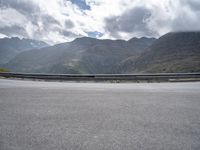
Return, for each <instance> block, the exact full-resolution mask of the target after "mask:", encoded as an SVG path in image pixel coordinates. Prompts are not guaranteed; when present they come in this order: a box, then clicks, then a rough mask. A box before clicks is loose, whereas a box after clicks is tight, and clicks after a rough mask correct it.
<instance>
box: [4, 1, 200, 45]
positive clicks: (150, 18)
mask: <svg viewBox="0 0 200 150" xmlns="http://www.w3.org/2000/svg"><path fill="white" fill-rule="evenodd" d="M82 1H83V0H82ZM85 2H86V5H88V6H89V8H90V9H82V8H81V7H79V5H76V4H75V3H72V2H71V1H70V0H48V1H46V0H1V1H0V33H1V34H4V35H6V36H19V37H25V38H33V39H39V40H44V41H46V42H48V43H60V42H64V41H71V40H73V39H74V38H76V37H80V36H88V33H92V32H96V33H103V36H100V37H99V38H112V39H113V38H122V39H129V38H132V37H133V36H138V37H140V36H160V35H163V34H165V33H167V32H169V31H178V30H200V26H199V23H200V11H199V10H200V9H199V8H200V2H199V0H176V1H174V0H85ZM97 37H98V36H97Z"/></svg>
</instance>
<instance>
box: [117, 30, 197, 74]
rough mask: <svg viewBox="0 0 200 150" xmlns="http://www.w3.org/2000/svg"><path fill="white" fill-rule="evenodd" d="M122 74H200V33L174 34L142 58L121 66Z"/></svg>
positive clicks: (154, 44)
mask: <svg viewBox="0 0 200 150" xmlns="http://www.w3.org/2000/svg"><path fill="white" fill-rule="evenodd" d="M119 70H121V71H122V73H136V72H137V73H138V72H150V73H161V72H163V73H165V72H172V73H173V72H180V73H181V72H200V32H172V33H168V34H166V35H164V36H162V37H161V38H159V39H158V40H157V41H156V42H154V43H153V44H152V45H151V46H150V47H149V48H148V50H147V51H146V52H145V53H144V54H142V55H141V56H140V57H138V58H137V59H135V57H134V56H131V57H129V58H127V59H126V60H125V61H123V62H122V64H120V68H119Z"/></svg>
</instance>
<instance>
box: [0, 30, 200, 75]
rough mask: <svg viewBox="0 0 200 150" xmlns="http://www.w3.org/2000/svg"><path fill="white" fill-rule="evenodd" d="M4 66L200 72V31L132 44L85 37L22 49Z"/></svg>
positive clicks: (103, 71) (45, 69)
mask: <svg viewBox="0 0 200 150" xmlns="http://www.w3.org/2000/svg"><path fill="white" fill-rule="evenodd" d="M0 41H1V40H0ZM44 46H45V45H44ZM0 49H2V46H1V45H0ZM0 51H1V50H0ZM1 57H2V58H3V57H4V55H2V54H1ZM1 66H2V67H4V68H8V69H10V70H11V71H13V72H28V73H66V74H115V73H117V74H123V73H126V74H129V73H147V72H152V73H161V72H200V32H171V33H168V34H166V35H164V36H162V37H160V38H159V39H155V38H146V37H143V38H132V39H130V40H128V41H125V40H99V39H94V38H89V37H82V38H77V39H75V40H74V41H72V42H66V43H62V44H57V45H54V46H47V47H34V48H32V50H30V49H29V50H22V52H20V53H19V54H17V55H16V56H15V57H13V58H12V59H10V60H9V61H8V62H7V63H6V64H3V65H1Z"/></svg>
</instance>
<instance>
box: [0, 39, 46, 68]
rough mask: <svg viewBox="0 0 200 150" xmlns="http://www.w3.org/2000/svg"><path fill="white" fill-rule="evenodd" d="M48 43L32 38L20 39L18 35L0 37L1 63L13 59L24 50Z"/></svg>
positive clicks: (44, 45) (40, 46)
mask: <svg viewBox="0 0 200 150" xmlns="http://www.w3.org/2000/svg"><path fill="white" fill-rule="evenodd" d="M46 46H48V44H46V43H45V42H42V41H36V40H31V39H20V38H18V37H12V38H2V39H0V64H4V63H7V62H9V61H10V60H11V59H13V58H14V57H15V56H16V55H18V54H19V53H21V52H23V51H27V50H31V49H38V48H42V47H46Z"/></svg>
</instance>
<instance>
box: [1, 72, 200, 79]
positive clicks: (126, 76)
mask: <svg viewBox="0 0 200 150" xmlns="http://www.w3.org/2000/svg"><path fill="white" fill-rule="evenodd" d="M0 77H4V78H20V79H41V80H61V81H62V80H67V81H191V80H192V81H200V73H156V74H153V73H152V74H41V73H13V72H4V73H0Z"/></svg>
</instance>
